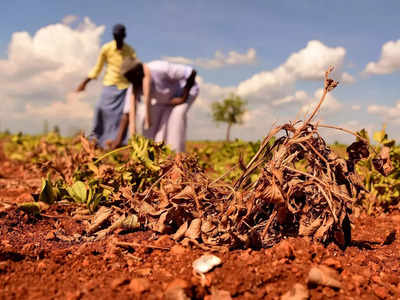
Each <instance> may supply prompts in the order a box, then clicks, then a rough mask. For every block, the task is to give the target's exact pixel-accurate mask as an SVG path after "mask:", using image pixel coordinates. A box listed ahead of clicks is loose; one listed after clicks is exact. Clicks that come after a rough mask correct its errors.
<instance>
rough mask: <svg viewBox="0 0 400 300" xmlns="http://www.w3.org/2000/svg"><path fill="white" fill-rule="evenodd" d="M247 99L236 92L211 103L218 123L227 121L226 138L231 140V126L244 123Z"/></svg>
mask: <svg viewBox="0 0 400 300" xmlns="http://www.w3.org/2000/svg"><path fill="white" fill-rule="evenodd" d="M246 105H247V101H245V100H243V99H242V98H240V97H239V96H237V95H235V94H231V95H229V97H228V98H225V99H224V100H223V101H218V102H214V103H212V105H211V110H212V117H213V120H214V121H215V122H217V123H220V122H221V123H227V124H228V127H227V129H226V140H227V141H229V140H230V136H231V128H232V126H233V125H235V124H242V123H243V116H244V114H245V112H246V111H247V110H246Z"/></svg>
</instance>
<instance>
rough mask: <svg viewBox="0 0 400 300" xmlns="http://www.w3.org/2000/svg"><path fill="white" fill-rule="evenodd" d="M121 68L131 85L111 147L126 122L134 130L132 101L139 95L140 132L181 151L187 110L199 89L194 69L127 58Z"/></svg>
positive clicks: (134, 103) (120, 140)
mask: <svg viewBox="0 0 400 300" xmlns="http://www.w3.org/2000/svg"><path fill="white" fill-rule="evenodd" d="M123 72H124V75H125V77H126V78H127V79H128V80H129V82H131V85H130V86H129V89H128V92H127V95H126V100H125V108H124V117H123V121H122V122H121V127H120V133H119V135H118V139H116V140H115V141H114V147H117V146H119V145H120V144H121V143H122V139H121V137H122V136H123V134H124V133H125V131H126V130H127V127H128V123H130V125H131V134H134V133H136V128H135V125H134V113H135V111H136V109H135V108H136V103H138V101H139V98H140V96H141V95H143V96H144V109H142V110H140V109H139V110H138V119H139V122H140V123H142V124H144V125H143V135H144V136H145V137H147V138H150V139H154V140H155V141H156V142H165V143H166V144H168V145H169V146H170V147H171V148H172V150H175V151H176V152H183V151H185V143H186V131H187V113H188V111H189V109H190V107H191V105H192V104H193V102H194V100H195V99H196V97H197V95H198V93H199V86H198V84H197V83H196V81H195V78H196V71H195V70H194V69H193V68H192V67H190V66H186V65H181V64H173V63H169V62H167V61H152V62H150V63H147V64H143V63H141V62H139V61H137V60H131V61H130V62H129V61H128V62H127V63H126V64H125V67H124V70H123ZM150 100H151V101H150ZM150 102H151V103H150ZM129 112H131V117H130V120H131V121H130V122H129V116H128V114H129ZM150 116H151V118H150ZM150 119H151V120H150Z"/></svg>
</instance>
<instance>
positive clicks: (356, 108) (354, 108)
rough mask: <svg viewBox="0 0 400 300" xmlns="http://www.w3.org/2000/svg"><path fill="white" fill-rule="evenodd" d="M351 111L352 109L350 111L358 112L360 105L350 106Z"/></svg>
mask: <svg viewBox="0 0 400 300" xmlns="http://www.w3.org/2000/svg"><path fill="white" fill-rule="evenodd" d="M351 109H352V110H360V109H361V106H360V105H352V106H351Z"/></svg>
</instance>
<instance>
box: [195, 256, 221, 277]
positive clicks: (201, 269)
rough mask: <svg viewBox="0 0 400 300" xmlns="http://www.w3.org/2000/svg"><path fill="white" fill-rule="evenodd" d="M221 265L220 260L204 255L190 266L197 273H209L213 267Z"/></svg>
mask: <svg viewBox="0 0 400 300" xmlns="http://www.w3.org/2000/svg"><path fill="white" fill-rule="evenodd" d="M221 263H222V261H221V259H220V258H219V257H217V256H215V255H212V254H204V255H202V256H201V257H199V258H198V259H196V260H195V261H194V262H193V264H192V266H193V269H194V271H195V272H197V273H201V274H204V273H207V272H209V271H211V270H212V269H213V268H214V267H216V266H219V265H220V264H221Z"/></svg>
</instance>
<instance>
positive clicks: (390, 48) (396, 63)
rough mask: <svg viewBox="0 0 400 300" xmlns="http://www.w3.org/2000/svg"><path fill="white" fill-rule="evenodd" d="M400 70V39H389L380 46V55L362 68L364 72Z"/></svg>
mask: <svg viewBox="0 0 400 300" xmlns="http://www.w3.org/2000/svg"><path fill="white" fill-rule="evenodd" d="M398 70H400V40H397V41H389V42H387V43H385V44H384V45H383V46H382V52H381V57H380V58H379V60H378V61H377V62H370V63H368V64H367V66H366V67H365V69H364V73H366V74H375V75H382V74H390V73H393V72H395V71H398Z"/></svg>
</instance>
